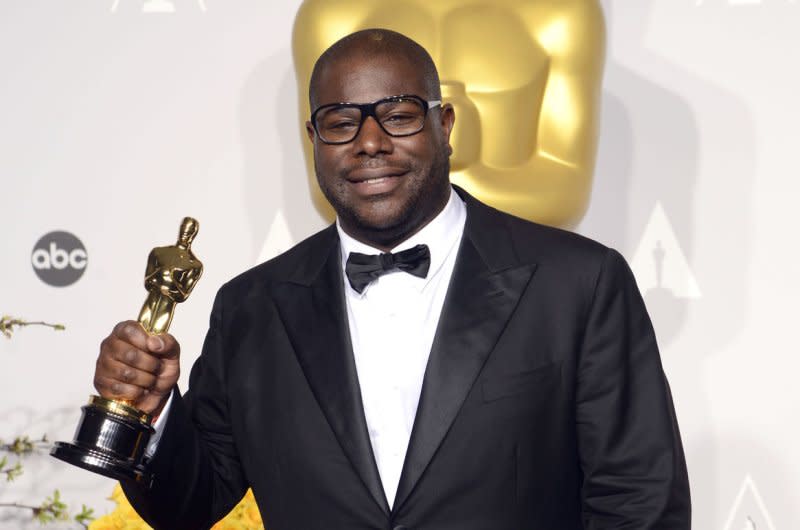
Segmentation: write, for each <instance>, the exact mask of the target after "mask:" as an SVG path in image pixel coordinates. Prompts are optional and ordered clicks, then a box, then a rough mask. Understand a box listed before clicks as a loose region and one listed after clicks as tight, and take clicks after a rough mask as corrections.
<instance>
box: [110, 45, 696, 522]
mask: <svg viewBox="0 0 800 530" xmlns="http://www.w3.org/2000/svg"><path fill="white" fill-rule="evenodd" d="M309 92H310V93H309V97H310V102H311V107H312V109H314V111H313V113H312V117H311V120H310V121H309V123H308V124H307V130H308V136H309V138H310V140H311V141H312V142H313V144H314V158H315V167H316V173H317V178H318V181H319V183H320V186H321V188H322V190H323V192H324V193H325V196H326V197H327V198H328V200H329V201H330V202H331V204H332V205H333V207H334V209H335V210H336V212H337V224H335V225H333V226H331V227H329V228H327V229H325V230H323V231H322V232H320V233H318V234H316V235H314V236H312V237H311V238H309V239H307V240H306V241H304V242H302V243H300V244H299V245H297V246H296V247H295V248H293V249H292V250H290V251H289V252H287V253H285V254H283V255H281V256H279V257H277V258H275V259H274V260H271V261H269V262H267V263H264V264H262V265H260V266H258V267H256V268H254V269H252V270H250V271H248V272H246V273H244V274H243V275H241V276H239V277H237V278H235V279H234V280H232V281H231V282H229V283H228V284H226V285H225V286H223V287H222V288H221V289H220V291H219V293H218V295H217V298H216V301H215V303H214V308H213V310H212V314H211V324H210V329H209V331H208V335H207V337H206V341H205V344H204V347H203V352H202V355H201V356H200V358H199V359H198V361H197V363H196V364H195V365H194V367H193V368H192V373H191V378H190V390H189V391H188V392H187V393H186V395H185V396H183V397H181V395H180V393H179V392H178V390H177V389H176V388H174V387H175V383H176V381H177V372H178V351H179V347H178V345H177V342H175V339H174V338H173V337H171V336H169V335H163V336H154V337H148V336H147V335H146V334H145V333H144V332H143V331H142V330H141V329H140V328H138V326H137V325H136V324H135V323H134V322H123V323H121V324H119V325H118V326H117V327H116V328H115V330H114V332H113V333H112V334H111V336H109V337H108V338H107V339H106V340H105V341H104V343H103V346H102V348H101V353H100V357H99V359H98V364H97V373H96V377H95V385H96V387H97V389H98V390H99V392H100V393H101V395H103V396H104V397H111V398H124V399H130V400H134V401H135V404H136V405H137V406H138V407H140V408H143V409H144V410H146V411H152V412H154V413H156V414H158V413H161V416H160V417H159V420H158V425H157V429H158V439H157V440H155V441H154V442H153V444H152V445H155V447H150V451H151V453H153V456H152V459H151V460H150V462H149V464H148V465H149V466H150V468H151V469H152V470H153V472H154V474H155V483H154V487H153V489H152V490H151V491H149V492H148V491H144V490H142V489H140V488H139V487H138V486H137V485H135V484H124V485H123V486H124V488H125V491H126V494H127V495H128V497H129V498H130V500H131V502H132V503H133V504H134V506H135V507H136V508H137V510H138V511H139V512H140V513H141V514H142V516H143V517H144V518H145V519H146V520H147V521H148V522H149V523H150V524H152V525H153V526H155V527H156V528H171V529H177V528H181V529H183V528H206V527H209V526H210V525H211V524H212V523H213V522H214V521H215V520H217V519H218V518H220V517H222V516H224V515H225V513H226V512H227V511H228V510H229V509H230V508H231V507H232V506H233V505H234V504H235V503H236V502H237V501H238V500H239V498H240V497H241V496H242V494H243V493H244V491H245V489H246V488H247V486H251V487H252V488H253V491H254V493H255V496H256V499H257V501H258V504H259V508H260V510H261V513H262V516H263V518H264V521H265V526H266V528H268V529H270V530H284V529H286V530H313V529H347V530H360V529H365V530H366V529H394V530H402V529H420V528H424V529H431V530H451V529H453V530H520V529H539V530H568V529H580V528H585V529H601V528H603V529H606V528H631V529H633V528H636V529H645V528H646V529H655V528H659V529H669V530H681V529H685V528H689V526H690V522H689V517H690V516H689V511H690V508H689V491H688V483H687V475H686V468H685V463H684V457H683V451H682V448H681V443H680V437H679V434H678V427H677V423H676V420H675V416H674V412H673V408H672V403H671V398H670V394H669V388H668V386H667V382H666V380H665V377H664V374H663V371H662V368H661V363H660V360H659V356H658V351H657V347H656V342H655V337H654V335H653V330H652V327H651V325H650V321H649V319H648V317H647V313H646V311H645V308H644V305H643V303H642V299H641V297H640V295H639V293H638V291H637V289H636V285H635V282H634V279H633V277H632V275H631V273H630V270H629V269H628V267H627V265H626V264H625V262H624V260H623V258H622V257H621V256H620V255H619V254H618V253H616V252H614V251H613V250H610V249H607V248H605V247H603V246H601V245H599V244H598V243H594V242H592V241H589V240H587V239H585V238H582V237H580V236H577V235H574V234H570V233H567V232H563V231H560V230H556V229H552V228H547V227H543V226H540V225H536V224H533V223H529V222H526V221H523V220H520V219H516V218H513V217H511V216H508V215H506V214H503V213H500V212H498V211H496V210H494V209H492V208H489V207H487V206H486V205H483V204H481V203H480V202H478V201H476V200H475V199H473V198H472V197H470V196H469V195H468V194H467V193H466V192H464V191H463V190H453V189H452V188H451V186H450V184H449V181H448V171H449V168H448V156H449V154H450V148H449V145H448V139H449V135H450V131H451V129H452V126H453V123H454V113H453V109H452V107H450V106H449V105H441V103H440V101H439V100H440V95H439V86H438V76H437V74H436V69H435V67H434V66H433V62H432V60H431V59H430V56H429V55H428V54H427V52H425V50H423V49H422V48H421V47H420V46H419V45H417V44H416V43H414V42H413V41H410V40H409V39H407V38H406V37H403V36H402V35H400V34H397V33H394V32H390V31H386V30H367V31H362V32H358V33H355V34H353V35H350V36H348V37H346V38H344V39H342V40H341V41H339V42H337V43H336V44H334V45H333V46H332V47H331V48H330V49H329V50H328V51H326V52H325V53H324V54H323V55H322V57H320V59H319V61H318V62H317V65H316V66H315V70H314V74H313V75H312V79H311V85H310V91H309ZM343 102H345V103H347V104H343ZM351 102H352V104H351ZM423 245H424V246H423ZM388 251H392V252H393V253H394V254H393V255H388V254H383V255H379V256H375V257H371V256H369V255H368V254H373V255H376V254H378V253H379V252H388ZM170 396H172V397H171V398H170ZM168 401H169V405H168V407H167V408H166V409H165V408H164V407H165V404H166V403H167V402H168ZM153 450H154V452H153Z"/></svg>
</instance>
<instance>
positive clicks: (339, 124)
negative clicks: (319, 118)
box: [325, 120, 358, 130]
mask: <svg viewBox="0 0 800 530" xmlns="http://www.w3.org/2000/svg"><path fill="white" fill-rule="evenodd" d="M355 127H358V122H355V121H353V120H336V121H331V122H330V123H326V124H325V128H326V129H337V130H347V129H352V128H355Z"/></svg>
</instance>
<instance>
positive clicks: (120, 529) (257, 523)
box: [89, 484, 264, 530]
mask: <svg viewBox="0 0 800 530" xmlns="http://www.w3.org/2000/svg"><path fill="white" fill-rule="evenodd" d="M109 499H110V500H112V501H114V502H115V503H116V504H117V507H116V509H115V510H114V511H113V512H111V513H109V514H107V515H104V516H102V517H99V518H97V519H95V520H94V521H92V522H91V523H90V524H89V530H152V528H150V527H149V526H148V525H147V523H145V522H144V521H143V520H142V518H141V517H139V514H137V513H136V510H134V509H133V506H131V504H130V503H129V502H128V499H127V497H125V492H123V491H122V488H121V487H120V485H119V484H117V485H116V486H114V490H113V491H112V492H111V497H109ZM212 530H264V524H263V522H262V520H261V513H260V512H259V511H258V506H257V505H256V499H255V496H254V495H253V491H252V490H249V489H248V490H247V493H245V495H244V497H242V500H241V501H239V504H237V505H236V506H234V508H233V509H232V510H231V511H230V513H228V515H226V516H225V517H224V518H223V519H222V520H221V521H219V522H218V523H217V524H215V525H214V526H213V527H212Z"/></svg>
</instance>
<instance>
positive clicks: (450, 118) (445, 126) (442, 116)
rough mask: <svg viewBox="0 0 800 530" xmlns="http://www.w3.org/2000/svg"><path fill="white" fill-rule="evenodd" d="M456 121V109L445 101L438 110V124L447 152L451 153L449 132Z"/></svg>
mask: <svg viewBox="0 0 800 530" xmlns="http://www.w3.org/2000/svg"><path fill="white" fill-rule="evenodd" d="M455 122H456V111H455V109H453V105H451V104H450V103H445V104H443V105H442V107H441V110H440V112H439V124H440V126H441V127H442V135H443V136H444V141H445V143H446V144H447V149H448V151H449V154H451V155H452V154H453V147H452V146H451V145H450V134H451V133H452V132H453V124H455Z"/></svg>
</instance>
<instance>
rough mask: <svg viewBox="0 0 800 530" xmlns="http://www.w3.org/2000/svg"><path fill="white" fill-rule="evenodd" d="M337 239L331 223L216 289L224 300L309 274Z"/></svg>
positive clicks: (238, 297) (312, 273)
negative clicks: (218, 289) (222, 295)
mask: <svg viewBox="0 0 800 530" xmlns="http://www.w3.org/2000/svg"><path fill="white" fill-rule="evenodd" d="M337 242H338V235H337V234H336V227H335V225H331V226H329V227H327V228H325V229H323V230H321V231H319V232H317V233H316V234H313V235H312V236H309V237H308V238H306V239H304V240H303V241H301V242H300V243H298V244H296V245H295V246H294V247H292V248H290V249H289V250H287V251H286V252H284V253H282V254H279V255H278V256H275V257H274V258H272V259H270V260H268V261H265V262H264V263H261V264H259V265H256V266H255V267H253V268H251V269H248V270H246V271H244V272H242V273H241V274H239V275H237V276H235V277H234V278H232V279H231V280H229V281H228V282H226V283H225V284H224V285H223V286H222V287H221V288H220V294H224V297H225V298H226V299H233V300H236V299H241V298H242V297H246V296H248V295H250V294H251V293H253V292H254V291H260V290H261V289H263V288H266V289H268V288H269V286H270V285H271V284H273V283H275V282H284V281H291V280H292V279H293V278H297V277H300V276H304V275H309V274H310V275H312V276H313V275H314V274H315V272H316V271H318V269H319V268H321V267H322V265H323V264H324V262H325V259H326V258H327V256H328V253H329V252H330V251H331V249H332V247H333V246H334V245H336V244H337ZM311 269H316V271H315V270H311Z"/></svg>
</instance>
